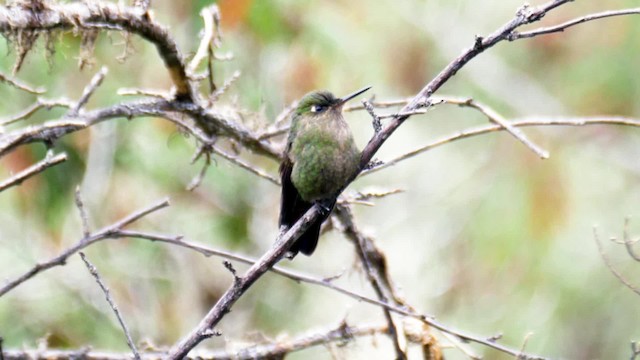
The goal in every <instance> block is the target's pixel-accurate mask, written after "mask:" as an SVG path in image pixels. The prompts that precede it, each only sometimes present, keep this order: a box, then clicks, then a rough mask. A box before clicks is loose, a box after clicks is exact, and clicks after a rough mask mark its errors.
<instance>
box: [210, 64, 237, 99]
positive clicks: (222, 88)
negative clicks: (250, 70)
mask: <svg viewBox="0 0 640 360" xmlns="http://www.w3.org/2000/svg"><path fill="white" fill-rule="evenodd" d="M240 75H241V72H240V71H239V70H236V71H234V72H233V74H231V77H230V78H229V79H227V80H226V81H225V82H224V84H222V86H220V87H219V88H218V89H216V90H215V91H214V92H212V93H211V95H210V96H209V106H211V104H213V103H214V102H216V101H217V100H218V99H219V98H220V96H222V94H224V93H225V92H227V90H229V88H230V87H231V85H233V83H235V82H236V81H237V80H238V79H239V78H240Z"/></svg>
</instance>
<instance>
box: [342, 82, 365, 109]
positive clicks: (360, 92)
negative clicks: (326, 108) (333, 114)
mask: <svg viewBox="0 0 640 360" xmlns="http://www.w3.org/2000/svg"><path fill="white" fill-rule="evenodd" d="M369 89H371V86H367V87H366V88H364V89H360V90H358V91H356V92H354V93H353V94H349V95H347V96H343V97H342V98H340V100H339V101H338V103H337V104H336V107H337V108H341V107H342V105H344V104H345V103H346V102H347V101H349V100H351V99H353V98H354V97H356V96H358V95H360V94H362V93H363V92H365V91H367V90H369Z"/></svg>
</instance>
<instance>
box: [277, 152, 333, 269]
mask: <svg viewBox="0 0 640 360" xmlns="http://www.w3.org/2000/svg"><path fill="white" fill-rule="evenodd" d="M292 171H293V162H291V159H289V157H288V156H285V159H284V160H283V161H282V163H281V164H280V180H281V182H282V197H281V199H280V220H279V225H280V226H286V227H287V228H289V227H291V226H292V225H293V224H295V223H296V221H298V219H300V218H301V217H302V216H303V215H304V213H306V212H307V210H309V209H310V208H311V206H313V203H310V202H307V201H304V199H302V197H301V196H300V194H299V193H298V190H297V189H296V187H295V186H294V185H293V182H292V181H291V172H292ZM323 220H324V219H318V220H317V221H316V222H315V223H313V224H312V225H311V227H310V228H309V229H307V231H305V233H304V234H302V235H301V236H300V238H299V239H298V240H297V241H296V242H295V243H294V244H293V245H292V246H291V248H290V249H289V251H290V252H291V253H292V254H293V255H294V256H295V254H297V253H298V251H301V252H302V253H303V254H305V255H311V253H313V251H314V250H315V248H316V245H317V244H318V236H320V225H322V221H323Z"/></svg>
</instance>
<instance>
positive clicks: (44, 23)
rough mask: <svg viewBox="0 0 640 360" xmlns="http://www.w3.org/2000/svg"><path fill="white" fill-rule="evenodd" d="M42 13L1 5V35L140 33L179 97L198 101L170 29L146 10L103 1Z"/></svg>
mask: <svg viewBox="0 0 640 360" xmlns="http://www.w3.org/2000/svg"><path fill="white" fill-rule="evenodd" d="M40 10H41V11H38V12H34V11H32V10H31V9H30V8H29V7H27V6H24V5H23V3H22V2H16V3H12V4H11V5H8V6H0V32H2V33H3V34H11V33H14V32H18V31H41V30H45V31H50V30H55V29H63V30H70V29H80V30H86V29H108V30H117V31H127V32H130V33H133V34H137V35H139V36H141V37H142V38H144V39H145V40H147V41H149V42H151V43H153V44H154V45H155V46H156V48H157V49H158V54H159V55H160V57H161V58H162V60H163V61H164V64H165V66H166V68H167V70H168V71H169V75H170V76H171V79H172V80H173V83H174V85H175V86H176V98H178V99H183V100H194V99H195V98H194V94H193V89H192V87H191V84H190V82H189V79H188V77H187V73H186V68H185V64H184V61H183V57H182V54H181V53H180V50H179V49H178V46H177V44H176V43H175V41H174V40H173V39H172V38H171V36H170V35H169V33H168V32H167V29H166V28H164V27H162V26H160V25H159V24H157V23H155V22H154V21H153V20H152V19H151V18H150V17H149V16H147V15H146V11H144V10H142V11H141V9H139V8H135V7H134V8H128V7H119V6H118V5H117V4H114V3H109V2H102V1H92V2H91V3H85V2H74V3H68V4H67V3H65V4H58V3H48V4H47V6H46V7H43V8H42V9H40Z"/></svg>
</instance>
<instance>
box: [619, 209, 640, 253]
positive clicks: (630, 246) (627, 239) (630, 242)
mask: <svg viewBox="0 0 640 360" xmlns="http://www.w3.org/2000/svg"><path fill="white" fill-rule="evenodd" d="M622 238H623V241H624V247H625V248H626V249H627V253H628V254H629V256H631V258H632V259H633V260H635V261H640V255H639V254H638V253H636V251H635V249H634V248H633V245H634V244H635V243H637V242H638V240H640V239H635V240H633V239H631V236H630V235H629V217H626V218H625V219H624V230H623V233H622Z"/></svg>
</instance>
